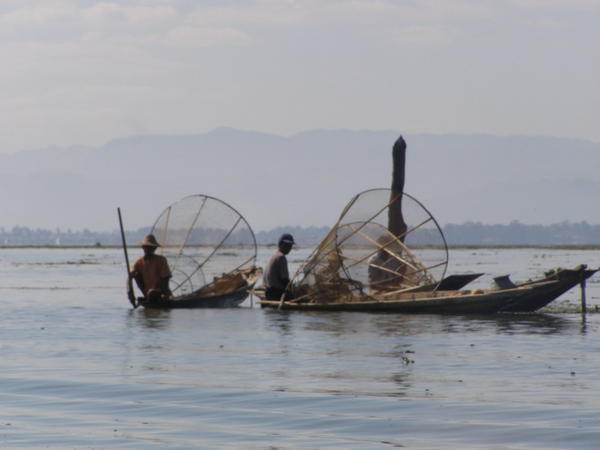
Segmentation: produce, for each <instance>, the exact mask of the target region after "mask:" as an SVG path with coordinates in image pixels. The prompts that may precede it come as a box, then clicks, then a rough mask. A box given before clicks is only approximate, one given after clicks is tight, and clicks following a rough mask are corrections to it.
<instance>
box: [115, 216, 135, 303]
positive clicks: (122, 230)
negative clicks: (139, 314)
mask: <svg viewBox="0 0 600 450" xmlns="http://www.w3.org/2000/svg"><path fill="white" fill-rule="evenodd" d="M117 212H118V213H119V226H120V227H121V241H122V242H123V252H124V253H125V264H126V265H127V297H128V298H129V302H130V303H131V306H133V308H134V309H135V308H137V306H138V305H136V302H135V299H134V298H131V297H130V296H129V293H130V292H131V293H133V283H132V282H131V272H130V269H129V255H128V254H127V241H125V229H124V228H123V218H122V217H121V208H117Z"/></svg>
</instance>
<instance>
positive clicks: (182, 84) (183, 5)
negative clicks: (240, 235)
mask: <svg viewBox="0 0 600 450" xmlns="http://www.w3.org/2000/svg"><path fill="white" fill-rule="evenodd" d="M599 24H600V0H423V1H419V0H329V1H327V0H255V1H251V0H204V1H203V0H145V1H143V0H139V1H135V0H131V1H119V2H110V1H93V0H79V1H76V0H40V1H31V0H1V1H0V60H1V61H2V71H1V72H0V94H1V96H0V97H1V99H2V101H1V102H0V114H1V120H0V127H1V130H2V131H1V132H0V152H15V151H19V150H22V149H27V148H34V147H44V146H48V145H53V144H56V145H68V144H75V143H77V144H89V145H98V144H101V143H103V142H105V141H107V140H109V139H112V138H114V137H120V136H128V135H135V134H148V133H197V132H204V131H207V130H210V129H213V128H215V127H218V126H231V127H237V128H243V129H251V130H258V131H266V132H273V133H278V134H291V133H295V132H298V131H302V130H306V129H312V128H350V129H395V130H403V131H404V132H408V133H417V132H427V133H448V132H458V133H477V132H485V133H493V134H500V135H506V134H528V135H531V134H533V135H550V136H568V137H578V138H586V139H591V140H594V141H600V127H599V126H598V115H599V111H600V26H599Z"/></svg>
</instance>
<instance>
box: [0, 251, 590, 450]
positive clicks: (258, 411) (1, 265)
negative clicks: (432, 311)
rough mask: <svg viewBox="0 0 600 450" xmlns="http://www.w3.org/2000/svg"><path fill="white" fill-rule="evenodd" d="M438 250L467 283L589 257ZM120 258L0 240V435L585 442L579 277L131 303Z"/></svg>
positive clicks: (205, 444)
mask: <svg viewBox="0 0 600 450" xmlns="http://www.w3.org/2000/svg"><path fill="white" fill-rule="evenodd" d="M271 251H272V249H268V248H262V249H261V250H260V255H259V260H260V262H261V263H264V261H266V259H267V258H268V256H269V254H270V252H271ZM307 253H308V251H307V250H304V249H301V250H299V251H295V252H293V253H292V254H291V255H290V260H291V265H292V266H293V267H297V264H298V262H299V261H300V260H301V259H302V258H304V257H305V256H306V255H307ZM451 258H452V259H451V265H450V268H449V272H451V273H459V272H486V274H489V275H488V276H486V277H482V279H480V280H477V282H476V283H474V285H473V287H487V286H489V284H490V282H491V277H492V276H495V275H501V274H506V273H512V274H513V279H514V280H516V281H519V280H525V279H527V278H530V277H534V276H539V275H540V274H541V273H542V272H543V271H544V270H548V269H551V268H554V267H557V266H561V267H570V266H575V265H577V264H579V263H587V264H589V265H590V266H593V267H598V266H600V254H599V253H598V252H593V251H571V250H539V249H514V250H495V249H482V250H454V251H451ZM123 273H124V264H123V262H122V253H121V251H120V250H118V249H14V250H13V249H3V250H2V252H1V253H0V280H1V283H0V284H1V286H0V292H1V293H2V299H3V315H2V318H1V319H0V321H1V322H0V323H1V326H0V355H1V358H2V359H1V360H2V363H1V364H2V366H1V371H0V405H2V406H1V409H0V446H1V447H3V448H6V447H27V448H31V447H36V448H39V447H49V448H52V447H56V448H106V447H117V448H164V447H168V448H223V447H225V448H303V447H304V448H357V449H358V448H360V449H363V448H389V447H399V446H404V447H408V448H421V449H432V448H433V449H434V448H445V449H447V448H461V449H462V448H498V449H500V448H565V449H573V448H597V447H598V445H599V444H600V395H599V394H600V378H599V377H598V369H597V368H598V367H599V366H600V344H599V338H600V314H595V313H592V314H588V315H587V317H586V318H585V320H584V319H582V317H581V314H579V312H578V307H579V290H578V289H573V290H572V291H571V292H569V293H567V294H565V295H564V296H563V297H562V298H561V299H560V301H558V302H556V303H555V304H553V305H552V308H550V309H547V310H545V312H542V313H537V314H526V315H496V316H478V317H461V316H424V315H415V316H411V315H399V314H373V313H301V312H295V313H294V312H289V313H286V312H277V311H271V310H261V309H260V308H256V307H254V308H251V307H250V306H251V304H250V302H249V301H248V302H247V303H245V305H244V307H242V308H238V309H229V310H188V311H185V310H174V311H145V310H142V309H138V310H135V311H132V310H131V308H130V307H129V303H128V301H127V299H126V296H125V293H124V288H125V282H124V276H123ZM599 281H600V276H595V277H594V278H592V279H591V280H589V281H588V304H589V305H590V307H591V309H594V308H595V307H596V306H597V305H600V283H599Z"/></svg>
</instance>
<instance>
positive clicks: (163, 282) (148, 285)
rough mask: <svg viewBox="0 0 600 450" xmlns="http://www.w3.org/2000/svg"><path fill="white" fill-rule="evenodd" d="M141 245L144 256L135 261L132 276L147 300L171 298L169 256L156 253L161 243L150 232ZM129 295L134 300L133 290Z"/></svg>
mask: <svg viewBox="0 0 600 450" xmlns="http://www.w3.org/2000/svg"><path fill="white" fill-rule="evenodd" d="M140 246H141V247H142V249H143V250H144V256H142V257H140V258H139V259H138V260H137V261H136V262H135V263H133V267H132V269H131V273H130V276H131V278H133V279H134V280H135V282H136V284H137V286H138V288H140V291H142V293H143V294H144V298H145V299H146V300H149V301H156V300H160V299H165V298H169V297H170V296H171V295H172V294H171V289H170V288H169V279H170V278H171V269H169V263H168V262H167V258H165V257H164V256H161V255H156V254H155V252H156V249H157V248H158V247H160V244H159V243H158V242H157V241H156V238H155V237H154V235H153V234H149V235H147V236H145V237H144V239H143V241H142V242H141V243H140ZM128 285H129V284H128ZM128 295H129V299H130V300H131V301H132V302H134V301H135V294H134V293H133V291H129V292H128Z"/></svg>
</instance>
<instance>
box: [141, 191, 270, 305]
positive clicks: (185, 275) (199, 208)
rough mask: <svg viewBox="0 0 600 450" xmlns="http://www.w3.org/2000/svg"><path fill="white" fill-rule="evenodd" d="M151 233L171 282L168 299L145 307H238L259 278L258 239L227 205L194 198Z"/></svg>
mask: <svg viewBox="0 0 600 450" xmlns="http://www.w3.org/2000/svg"><path fill="white" fill-rule="evenodd" d="M151 233H152V234H153V235H155V236H156V237H157V239H158V242H159V243H160V244H161V246H160V247H159V250H158V251H157V253H159V254H162V255H163V256H165V257H166V258H167V261H168V262H169V266H170V268H171V272H172V274H173V277H172V278H171V280H170V288H171V291H172V293H173V296H172V297H171V298H169V299H159V300H153V301H149V300H147V299H141V300H138V304H139V305H141V306H144V307H145V308H161V309H170V308H224V307H232V306H238V305H240V304H241V303H242V302H243V301H244V300H245V299H246V298H247V297H248V295H249V293H248V290H249V289H252V288H253V287H254V284H255V283H256V281H257V280H258V278H259V276H260V273H261V271H260V269H258V268H256V266H255V262H256V239H255V237H254V233H253V232H252V229H251V228H250V225H249V224H248V222H247V221H246V219H244V217H243V216H242V215H241V214H240V213H238V212H237V211H236V210H235V209H233V208H232V207H231V206H230V205H228V204H227V203H225V202H223V201H221V200H219V199H217V198H214V197H209V196H206V195H191V196H188V197H185V198H183V199H182V200H180V201H178V202H175V203H173V204H172V205H170V206H169V207H167V208H166V209H165V210H164V211H163V212H162V214H161V215H160V216H159V217H158V219H157V220H156V222H155V223H154V226H153V227H152V230H151Z"/></svg>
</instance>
